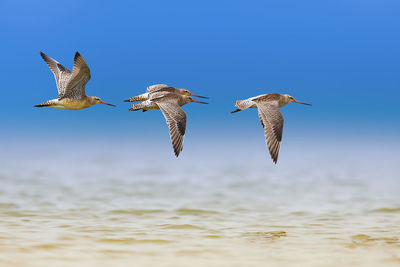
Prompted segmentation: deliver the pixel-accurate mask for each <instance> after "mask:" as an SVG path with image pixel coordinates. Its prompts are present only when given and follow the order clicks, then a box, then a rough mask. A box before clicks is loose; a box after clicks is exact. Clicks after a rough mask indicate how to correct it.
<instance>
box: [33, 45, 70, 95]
mask: <svg viewBox="0 0 400 267" xmlns="http://www.w3.org/2000/svg"><path fill="white" fill-rule="evenodd" d="M40 55H41V56H42V58H43V60H44V61H45V62H46V63H47V65H48V66H49V68H50V70H51V71H52V72H53V74H54V78H55V79H56V83H57V89H58V94H59V95H61V94H63V93H64V91H65V87H66V86H67V83H68V80H69V78H70V77H71V72H70V71H69V70H68V69H67V68H66V67H64V66H63V65H61V64H60V63H58V62H57V61H56V60H54V59H52V58H51V57H48V56H47V55H46V54H44V53H43V52H40Z"/></svg>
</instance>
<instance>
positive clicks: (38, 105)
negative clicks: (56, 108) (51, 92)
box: [34, 100, 55, 108]
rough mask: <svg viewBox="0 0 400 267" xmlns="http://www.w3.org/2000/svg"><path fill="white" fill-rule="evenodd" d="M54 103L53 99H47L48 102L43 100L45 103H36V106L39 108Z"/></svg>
mask: <svg viewBox="0 0 400 267" xmlns="http://www.w3.org/2000/svg"><path fill="white" fill-rule="evenodd" d="M54 104H55V103H54V101H53V100H49V101H46V102H43V103H40V104H37V105H34V107H37V108H42V107H49V106H52V105H54Z"/></svg>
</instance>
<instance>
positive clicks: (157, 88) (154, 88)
mask: <svg viewBox="0 0 400 267" xmlns="http://www.w3.org/2000/svg"><path fill="white" fill-rule="evenodd" d="M157 92H168V93H174V94H180V95H187V96H196V97H200V98H208V97H206V96H200V95H195V94H192V93H191V92H190V91H189V90H187V89H185V88H175V87H172V86H168V85H166V84H155V85H151V86H149V87H147V90H146V93H144V94H141V95H138V96H134V97H131V98H129V99H126V100H124V101H125V102H136V101H138V102H139V101H140V102H141V101H146V100H148V99H149V98H150V95H151V94H154V93H157Z"/></svg>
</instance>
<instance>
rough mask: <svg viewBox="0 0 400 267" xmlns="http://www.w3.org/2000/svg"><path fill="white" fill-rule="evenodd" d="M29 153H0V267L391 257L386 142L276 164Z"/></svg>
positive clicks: (399, 246)
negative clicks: (370, 148) (366, 148)
mask: <svg viewBox="0 0 400 267" xmlns="http://www.w3.org/2000/svg"><path fill="white" fill-rule="evenodd" d="M11 148H12V147H11ZM72 148H73V147H72ZM33 151H34V149H32V150H29V149H28V150H27V149H23V148H19V149H9V150H8V152H7V153H5V152H3V153H2V157H3V160H2V162H1V165H0V167H1V168H0V183H1V188H0V265H2V266H399V265H400V193H399V192H400V166H399V165H398V164H397V163H398V159H399V157H398V156H399V154H398V152H397V150H392V151H389V152H390V153H391V154H390V153H389V152H388V151H383V150H378V151H376V152H374V153H372V154H370V155H366V154H365V152H366V151H353V152H351V153H346V155H345V156H343V153H342V152H340V151H339V150H338V152H335V151H334V152H332V153H330V154H329V155H325V154H323V155H324V157H320V156H319V155H320V154H318V153H316V154H314V155H308V158H304V157H302V158H299V157H298V156H297V155H298V154H297V153H298V152H300V151H301V149H300V148H299V150H298V151H296V150H295V149H293V153H292V154H291V155H293V156H291V157H292V158H291V160H288V159H287V158H286V159H285V156H282V157H283V159H282V162H280V165H278V166H273V164H272V163H271V162H270V161H269V160H268V159H267V158H266V157H265V155H261V154H257V155H252V154H249V155H248V157H245V158H246V159H247V160H240V159H238V158H237V157H236V156H235V155H233V154H229V153H227V154H226V155H225V156H218V155H214V156H212V157H208V158H204V155H190V154H189V155H184V156H185V157H182V159H179V160H175V159H173V158H172V157H169V158H170V160H167V161H162V162H156V160H154V158H151V156H147V157H146V156H144V157H137V156H133V155H132V156H130V155H131V154H130V152H129V150H123V149H122V151H113V152H110V153H107V154H104V153H101V152H100V151H98V152H96V153H92V152H84V153H82V154H81V155H79V156H74V157H70V155H71V152H68V151H67V152H63V153H60V154H59V155H57V156H54V155H47V154H46V153H36V154H35V153H33ZM168 152H171V151H168ZM262 152H265V151H262ZM286 153H288V152H286ZM379 153H380V154H381V156H382V155H386V156H387V155H388V153H389V155H390V156H387V159H388V160H380V161H378V162H377V160H376V159H375V157H376V156H377V154H379ZM171 154H172V153H171ZM217 154H218V153H217ZM158 156H159V157H161V158H162V157H164V156H165V155H158ZM378 156H379V155H378ZM267 160H268V161H267ZM306 163H307V164H306ZM182 165H183V166H182Z"/></svg>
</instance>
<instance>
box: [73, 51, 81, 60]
mask: <svg viewBox="0 0 400 267" xmlns="http://www.w3.org/2000/svg"><path fill="white" fill-rule="evenodd" d="M80 57H82V56H81V54H79V52H78V51H76V52H75V57H74V61H75V60H77V59H78V58H80Z"/></svg>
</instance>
